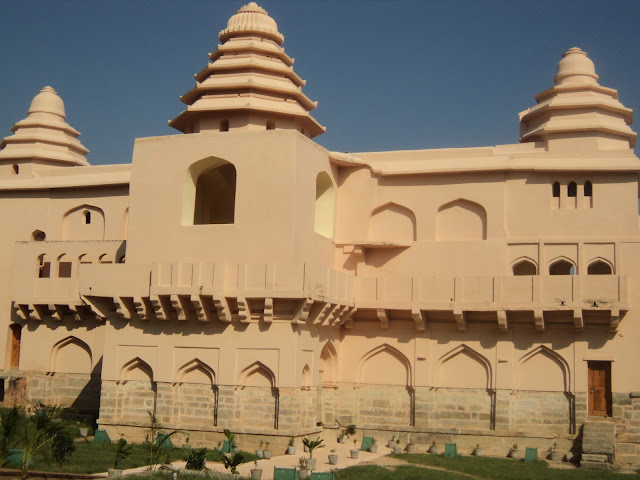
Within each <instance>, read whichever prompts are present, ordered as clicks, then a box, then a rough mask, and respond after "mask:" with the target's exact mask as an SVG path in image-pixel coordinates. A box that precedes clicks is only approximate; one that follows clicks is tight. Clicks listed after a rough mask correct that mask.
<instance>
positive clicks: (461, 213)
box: [436, 198, 487, 241]
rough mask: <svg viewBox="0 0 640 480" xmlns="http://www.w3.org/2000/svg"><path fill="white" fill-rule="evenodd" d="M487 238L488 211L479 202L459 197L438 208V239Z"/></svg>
mask: <svg viewBox="0 0 640 480" xmlns="http://www.w3.org/2000/svg"><path fill="white" fill-rule="evenodd" d="M486 239H487V212H486V210H485V209H484V207H483V206H482V205H480V204H478V203H475V202H472V201H470V200H466V199H464V198H459V199H457V200H454V201H452V202H449V203H446V204H444V205H442V206H441V207H440V208H438V213H437V215H436V240H437V241H468V240H486Z"/></svg>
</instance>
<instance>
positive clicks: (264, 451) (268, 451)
mask: <svg viewBox="0 0 640 480" xmlns="http://www.w3.org/2000/svg"><path fill="white" fill-rule="evenodd" d="M270 443H271V442H265V446H266V447H267V448H265V449H264V450H263V451H262V455H264V458H265V459H267V460H268V459H270V458H271V450H269V444H270Z"/></svg>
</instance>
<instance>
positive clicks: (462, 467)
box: [338, 453, 640, 480]
mask: <svg viewBox="0 0 640 480" xmlns="http://www.w3.org/2000/svg"><path fill="white" fill-rule="evenodd" d="M392 457H394V458H398V459H400V460H404V461H406V462H409V463H410V464H415V465H427V466H432V467H439V468H444V469H446V470H447V471H448V472H453V473H455V472H458V473H465V474H468V475H472V476H473V477H475V478H480V479H485V478H486V479H492V480H493V479H495V480H501V479H504V480H506V479H513V478H518V479H522V480H543V479H548V478H553V479H554V480H574V479H575V480H578V479H580V480H589V479H611V480H622V479H625V480H640V474H638V473H636V474H634V475H628V474H619V473H609V472H597V471H589V470H582V469H571V470H564V469H554V468H551V467H549V465H548V464H547V463H546V462H544V461H538V462H535V463H525V462H523V461H522V460H510V459H506V458H488V457H470V456H460V457H457V458H453V459H451V458H444V457H443V456H441V455H428V454H408V453H405V454H400V455H392ZM418 468H419V467H418ZM398 470H400V469H398ZM338 478H343V477H342V476H338ZM344 478H355V477H344ZM389 478H394V479H395V478H396V477H395V476H391V477H389ZM397 478H405V477H402V476H401V477H397ZM413 478H416V479H420V478H436V477H434V476H433V475H432V474H425V475H424V476H417V477H413ZM442 478H444V477H442ZM450 478H465V477H464V476H462V475H458V476H456V477H450ZM466 478H469V477H466Z"/></svg>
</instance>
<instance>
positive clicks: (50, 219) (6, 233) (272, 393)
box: [0, 2, 640, 464]
mask: <svg viewBox="0 0 640 480" xmlns="http://www.w3.org/2000/svg"><path fill="white" fill-rule="evenodd" d="M283 41H284V37H283V35H282V34H281V33H280V32H279V31H278V27H277V24H276V22H275V21H274V20H273V19H272V18H271V17H269V15H268V14H267V12H266V11H265V10H264V9H263V8H261V7H260V6H258V5H257V4H255V3H254V2H251V3H249V4H248V5H245V6H244V7H242V8H240V9H239V10H238V12H237V14H235V15H233V16H232V17H231V18H230V19H229V21H228V24H227V26H226V28H224V29H223V30H222V31H221V32H220V42H221V44H220V45H219V46H218V48H217V49H216V50H215V51H214V52H213V53H211V54H210V55H209V62H208V64H206V65H205V67H204V68H203V69H202V70H201V71H200V72H199V73H198V74H196V76H195V86H194V87H193V88H192V89H191V90H189V91H188V92H186V93H185V94H184V95H183V96H182V97H181V100H182V102H183V103H184V104H185V109H184V111H183V112H182V113H180V114H179V115H177V116H176V117H175V118H174V119H173V120H171V121H170V126H172V127H173V128H175V129H176V130H177V131H178V132H180V133H179V134H176V135H169V136H161V137H148V138H139V139H137V140H136V142H135V147H134V149H133V156H132V162H131V163H130V164H124V165H104V166H92V165H90V164H89V163H88V162H87V160H86V158H85V155H86V154H87V149H86V148H85V147H84V146H83V145H82V143H81V140H80V139H79V135H80V133H79V132H78V131H77V130H76V129H75V128H74V127H73V126H71V125H72V124H73V118H72V116H71V118H70V119H69V120H68V119H67V116H66V112H65V107H64V104H63V101H62V99H61V98H60V97H59V96H58V94H57V93H56V91H55V90H54V89H53V88H51V87H44V88H43V89H42V90H41V91H40V92H39V93H38V94H37V95H36V96H35V98H34V99H33V101H32V102H31V106H30V107H29V109H28V112H27V116H26V118H24V119H23V120H20V121H18V122H17V123H16V124H15V125H14V126H13V128H11V133H9V135H8V136H6V137H5V138H4V140H2V143H0V205H1V207H0V221H1V222H2V225H3V226H4V228H3V229H2V232H1V233H0V245H1V246H2V248H0V266H1V268H0V282H1V285H2V288H0V307H1V308H0V322H1V323H0V345H4V357H3V369H2V370H1V371H0V378H2V379H3V380H2V383H0V386H1V385H3V386H4V390H3V395H4V397H3V398H4V403H5V404H10V403H13V402H19V403H23V404H28V403H29V402H32V401H34V400H40V401H43V402H46V403H61V404H65V405H68V406H70V407H71V408H72V409H73V410H74V411H76V412H78V413H79V414H84V415H88V416H93V417H94V418H96V419H97V423H98V425H99V427H100V428H102V429H105V430H107V432H108V433H109V435H110V436H111V438H112V439H113V438H118V437H119V436H120V435H124V436H125V437H126V438H127V439H129V440H133V441H136V440H141V439H143V438H144V433H145V428H146V426H147V425H148V414H147V411H152V412H155V413H156V415H157V418H158V420H159V421H160V422H162V423H163V424H164V425H165V426H167V427H171V428H181V429H183V430H184V431H185V432H188V433H189V435H190V438H191V439H192V440H191V443H192V444H194V445H198V444H202V445H209V442H212V441H217V440H218V439H219V438H221V436H222V430H223V429H225V428H228V429H230V430H232V431H234V432H237V433H238V435H239V436H240V438H241V441H242V442H243V446H246V445H248V444H252V443H255V442H258V441H260V440H261V439H267V438H268V439H270V440H271V441H272V443H273V444H274V445H275V446H276V447H277V446H279V445H281V446H284V445H285V444H286V442H287V440H288V438H289V437H290V436H294V437H298V438H299V437H302V436H309V435H314V438H315V435H325V437H326V436H327V435H333V434H334V432H335V431H334V430H332V429H334V428H336V426H337V425H338V424H337V422H340V423H342V424H355V425H356V427H357V428H358V430H360V431H365V432H367V434H368V435H369V434H371V435H373V436H376V437H377V438H378V441H379V443H386V440H387V439H388V438H390V437H391V436H392V435H398V434H400V436H401V437H402V438H408V437H409V436H411V438H412V439H414V440H415V441H417V442H418V443H424V444H427V442H428V443H430V442H431V441H432V440H438V441H440V440H449V439H450V440H453V441H456V442H457V443H458V448H459V450H460V449H461V446H462V447H464V446H465V445H473V446H475V444H476V443H480V444H482V445H483V446H484V448H485V450H486V451H488V452H489V453H491V452H493V453H495V454H500V453H501V452H502V450H503V449H504V448H506V447H508V446H509V445H512V444H513V443H520V444H521V445H523V446H524V445H531V446H537V447H538V448H539V449H540V448H546V447H548V446H550V445H551V444H552V443H553V442H557V443H558V445H559V447H561V448H562V449H563V451H566V452H572V453H573V454H576V453H579V451H580V450H581V449H582V451H584V452H591V453H598V454H606V455H608V459H609V460H611V459H613V457H614V455H615V458H616V459H617V460H618V461H621V462H627V463H636V464H640V376H638V374H637V372H635V367H636V366H637V365H638V361H639V358H640V357H639V353H638V352H639V351H640V324H638V322H640V233H639V223H638V218H639V217H638V197H639V189H638V174H639V172H640V160H639V159H638V157H636V155H635V154H634V150H633V148H634V147H635V145H636V137H637V135H636V133H635V132H634V131H633V130H632V129H631V128H630V124H631V123H632V111H631V110H630V109H629V108H626V107H625V106H624V105H623V104H622V103H621V102H620V101H619V100H618V93H617V91H616V90H614V89H613V88H610V87H607V86H603V85H601V84H600V83H599V77H598V75H597V74H596V70H595V67H594V64H593V62H592V61H591V60H590V59H589V57H588V56H587V54H586V53H585V52H584V51H582V50H580V49H579V48H575V47H574V48H570V49H569V50H568V51H566V52H565V53H564V54H562V57H561V59H560V61H559V63H558V66H557V73H556V75H555V76H554V77H553V79H552V78H551V76H552V67H553V66H552V65H549V85H541V86H540V87H541V89H543V88H544V90H543V91H542V92H541V93H538V94H537V95H536V96H535V104H534V105H533V106H531V107H530V108H528V109H526V110H524V111H523V112H521V113H520V138H519V139H517V138H514V142H515V143H513V144H510V145H498V146H489V147H477V148H448V149H437V150H402V151H389V152H362V153H343V152H332V151H327V150H326V149H325V148H323V147H322V146H321V145H320V144H318V143H316V142H315V140H314V139H315V138H316V137H318V136H319V135H321V134H322V133H323V132H324V131H325V127H324V126H322V125H320V124H319V123H318V122H317V121H316V120H315V119H314V118H313V116H312V115H311V112H312V110H313V109H314V108H315V107H316V105H317V103H316V102H314V101H313V100H311V99H310V98H308V97H307V96H306V95H305V94H304V92H303V90H304V86H305V81H304V80H302V79H301V78H300V77H299V76H298V73H296V71H294V68H293V60H292V59H291V58H290V57H289V56H288V55H287V53H286V52H285V50H284V48H283V46H282V44H283ZM558 53H559V54H560V53H561V52H558ZM551 80H553V82H552V81H551ZM532 93H533V92H532ZM25 104H26V99H25ZM71 113H72V112H71ZM514 113H515V112H514ZM68 121H69V123H68ZM80 127H81V128H84V129H88V128H91V126H90V125H82V126H80ZM6 128H8V126H7V127H6ZM425 147H428V145H425ZM323 430H324V432H323ZM593 432H597V435H598V438H599V439H600V440H599V442H600V446H599V447H598V448H600V450H602V451H597V449H596V450H593V451H591V450H589V448H592V447H588V448H587V446H586V445H591V444H590V443H589V442H591V440H592V438H593V435H595V433H593ZM505 446H506V447H505Z"/></svg>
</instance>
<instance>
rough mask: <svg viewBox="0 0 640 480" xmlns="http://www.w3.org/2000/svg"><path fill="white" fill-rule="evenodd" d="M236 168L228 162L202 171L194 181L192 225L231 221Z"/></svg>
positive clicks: (232, 218) (233, 208)
mask: <svg viewBox="0 0 640 480" xmlns="http://www.w3.org/2000/svg"><path fill="white" fill-rule="evenodd" d="M235 203H236V169H235V167H234V166H233V165H231V164H230V163H227V164H224V165H220V166H219V167H215V168H212V169H210V170H208V171H206V172H204V173H203V174H202V175H200V177H198V181H197V182H196V204H195V208H194V212H193V224H194V225H207V224H222V223H233V220H234V213H235V212H234V210H235Z"/></svg>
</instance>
